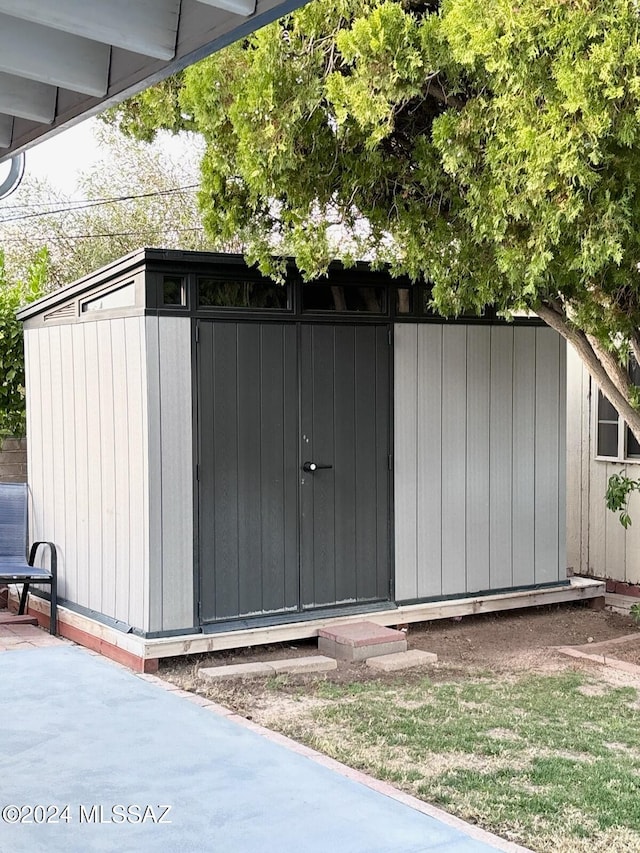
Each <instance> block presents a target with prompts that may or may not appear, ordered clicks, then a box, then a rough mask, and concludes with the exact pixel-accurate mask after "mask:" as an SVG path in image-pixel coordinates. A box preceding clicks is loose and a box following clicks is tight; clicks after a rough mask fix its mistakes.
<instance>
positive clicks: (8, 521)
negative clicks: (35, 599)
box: [0, 483, 58, 634]
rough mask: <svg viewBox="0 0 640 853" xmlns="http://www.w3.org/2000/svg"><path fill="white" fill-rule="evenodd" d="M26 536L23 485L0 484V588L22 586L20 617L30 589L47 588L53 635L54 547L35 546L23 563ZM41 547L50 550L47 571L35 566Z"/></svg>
mask: <svg viewBox="0 0 640 853" xmlns="http://www.w3.org/2000/svg"><path fill="white" fill-rule="evenodd" d="M28 535H29V534H28V525H27V485H26V483H0V584H7V583H17V584H22V594H21V596H20V607H19V609H18V613H19V614H23V613H24V610H25V606H26V604H27V594H28V592H29V585H30V584H32V583H38V584H49V586H50V587H51V595H50V599H51V610H50V614H49V632H50V633H51V634H55V633H56V628H57V624H56V623H57V606H58V588H57V568H58V556H57V553H56V546H55V545H54V544H53V542H34V543H33V545H32V546H31V549H30V551H29V559H26V554H27V544H28ZM41 545H44V546H46V547H48V548H49V552H50V555H51V560H50V568H49V569H41V568H38V567H37V566H34V562H35V558H36V554H37V552H38V549H39V547H40V546H41Z"/></svg>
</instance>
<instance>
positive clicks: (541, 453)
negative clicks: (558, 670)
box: [535, 329, 565, 583]
mask: <svg viewBox="0 0 640 853" xmlns="http://www.w3.org/2000/svg"><path fill="white" fill-rule="evenodd" d="M563 368H564V361H561V359H560V338H559V337H558V335H557V334H556V333H555V332H553V331H552V330H551V329H538V330H537V331H536V375H537V378H538V381H537V382H536V415H535V417H536V444H535V460H536V473H535V486H536V504H535V525H536V530H535V581H536V583H545V582H547V581H553V580H557V579H558V560H559V555H558V548H559V543H560V525H559V516H560V512H561V508H560V505H559V497H560V489H559V481H558V470H559V467H560V465H561V464H563V463H564V454H561V453H560V442H559V436H560V400H561V395H563V396H564V393H565V387H564V377H563V376H562V375H561V374H562V370H563ZM562 513H563V514H564V513H565V509H564V507H563V508H562ZM562 556H563V559H564V554H563V555H562Z"/></svg>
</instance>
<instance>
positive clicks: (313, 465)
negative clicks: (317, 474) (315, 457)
mask: <svg viewBox="0 0 640 853" xmlns="http://www.w3.org/2000/svg"><path fill="white" fill-rule="evenodd" d="M320 468H333V465H318V463H317V462H304V463H303V465H302V470H303V471H307V472H309V473H311V474H313V472H314V471H319V470H320Z"/></svg>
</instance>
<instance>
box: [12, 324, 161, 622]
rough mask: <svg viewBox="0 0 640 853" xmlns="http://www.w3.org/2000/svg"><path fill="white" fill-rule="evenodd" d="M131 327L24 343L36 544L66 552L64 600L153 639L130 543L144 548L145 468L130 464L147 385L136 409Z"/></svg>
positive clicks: (87, 329)
mask: <svg viewBox="0 0 640 853" xmlns="http://www.w3.org/2000/svg"><path fill="white" fill-rule="evenodd" d="M126 323H127V324H128V325H127V327H126V328H125V321H123V320H103V321H99V322H86V323H79V324H75V325H68V326H64V325H62V326H54V327H46V326H45V327H41V328H34V329H29V330H27V332H26V334H25V341H26V349H27V364H28V368H29V385H28V410H29V446H30V454H29V480H30V484H31V489H32V495H33V509H32V536H33V537H37V538H39V539H42V538H45V539H51V540H53V541H54V542H56V544H57V545H58V549H59V564H58V565H59V571H60V591H61V595H62V596H63V597H64V598H65V599H67V600H68V601H70V602H72V603H75V604H78V605H80V606H82V607H85V608H88V609H90V610H95V611H96V612H98V613H101V614H103V615H105V616H107V617H110V618H112V619H115V620H119V621H122V622H125V623H127V624H130V625H132V626H133V627H136V628H139V629H141V630H145V629H146V628H147V627H148V626H147V608H146V604H145V602H146V598H147V594H146V590H145V586H144V585H145V571H144V565H143V562H142V560H134V559H132V553H131V538H132V532H133V531H136V533H135V536H136V537H137V541H138V543H139V542H140V539H141V537H142V535H143V534H142V533H140V531H143V530H144V517H143V514H142V509H143V505H144V499H143V500H140V496H141V494H143V493H144V491H145V490H144V487H142V486H141V484H142V483H143V482H144V480H145V478H146V459H144V458H143V459H142V460H141V461H139V462H138V463H137V465H134V466H132V465H131V459H132V457H133V454H134V453H135V454H136V456H138V454H139V448H140V446H141V444H142V443H143V442H144V433H145V429H146V424H145V422H144V419H143V417H142V414H143V407H142V405H141V404H140V402H139V397H140V394H141V389H142V388H143V387H144V385H145V383H146V379H145V377H144V376H138V377H137V389H138V390H137V396H138V404H137V405H134V400H133V399H132V396H131V394H130V392H129V389H128V382H127V351H128V346H127V344H128V341H129V340H133V341H135V345H136V346H137V347H138V349H139V348H140V341H141V338H142V335H143V332H144V326H143V321H142V320H141V319H138V318H132V319H131V320H128V321H126ZM141 369H143V366H142V365H140V363H138V365H137V370H138V372H140V371H141ZM129 403H130V404H131V405H129ZM134 474H135V476H134ZM134 482H135V484H136V487H137V491H136V492H135V495H134V494H133V492H132V487H133V484H134ZM143 498H144V495H143ZM138 550H139V549H138ZM132 591H135V595H133V596H132Z"/></svg>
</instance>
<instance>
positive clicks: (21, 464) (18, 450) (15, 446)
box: [0, 438, 27, 483]
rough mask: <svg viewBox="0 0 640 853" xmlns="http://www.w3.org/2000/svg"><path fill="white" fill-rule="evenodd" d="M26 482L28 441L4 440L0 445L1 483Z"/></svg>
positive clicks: (24, 439) (17, 439)
mask: <svg viewBox="0 0 640 853" xmlns="http://www.w3.org/2000/svg"><path fill="white" fill-rule="evenodd" d="M26 482H27V439H26V438H5V439H3V440H2V443H1V445H0V483H26Z"/></svg>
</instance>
